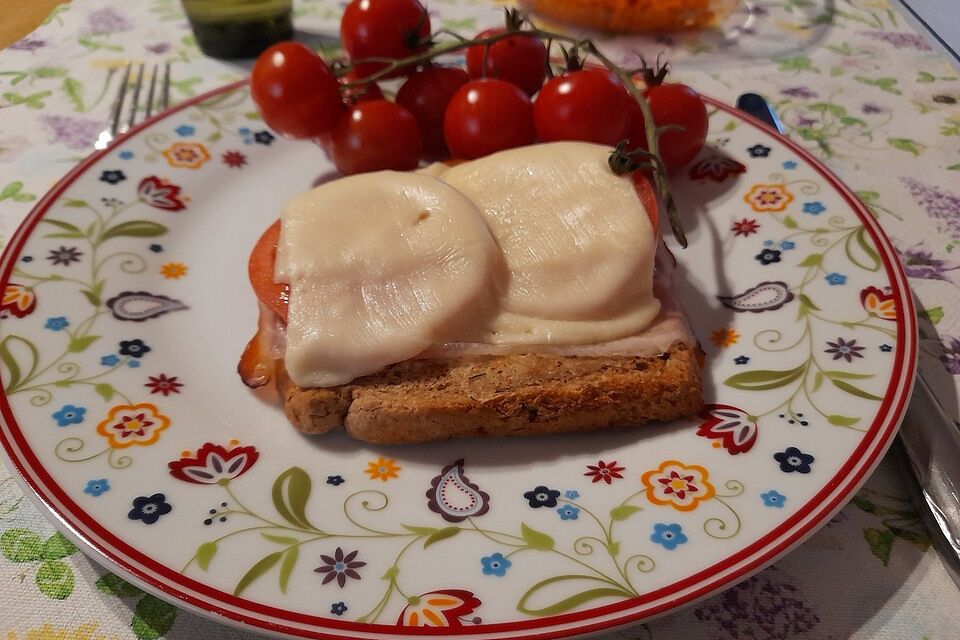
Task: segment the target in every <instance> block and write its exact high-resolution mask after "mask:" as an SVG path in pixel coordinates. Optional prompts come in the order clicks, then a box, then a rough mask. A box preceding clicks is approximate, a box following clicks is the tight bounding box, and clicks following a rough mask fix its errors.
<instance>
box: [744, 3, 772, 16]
mask: <svg viewBox="0 0 960 640" xmlns="http://www.w3.org/2000/svg"><path fill="white" fill-rule="evenodd" d="M747 13H749V14H750V15H754V16H765V15H767V14H768V13H769V10H768V9H767V8H766V7H765V6H763V5H760V4H750V5H747Z"/></svg>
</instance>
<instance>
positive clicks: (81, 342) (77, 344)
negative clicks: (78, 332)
mask: <svg viewBox="0 0 960 640" xmlns="http://www.w3.org/2000/svg"><path fill="white" fill-rule="evenodd" d="M99 339H100V336H77V337H76V338H74V339H72V340H71V341H70V344H68V345H67V351H69V352H70V353H81V352H83V351H86V349H87V347H89V346H90V345H92V344H93V343H94V342H96V341H97V340H99Z"/></svg>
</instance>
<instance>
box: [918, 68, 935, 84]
mask: <svg viewBox="0 0 960 640" xmlns="http://www.w3.org/2000/svg"><path fill="white" fill-rule="evenodd" d="M934 80H936V76H934V75H933V74H932V73H928V72H926V71H917V82H920V83H926V82H933V81H934Z"/></svg>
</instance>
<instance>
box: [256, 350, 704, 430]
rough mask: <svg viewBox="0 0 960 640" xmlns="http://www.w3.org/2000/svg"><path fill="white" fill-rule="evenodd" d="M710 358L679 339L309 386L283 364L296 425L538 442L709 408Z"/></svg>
mask: <svg viewBox="0 0 960 640" xmlns="http://www.w3.org/2000/svg"><path fill="white" fill-rule="evenodd" d="M702 362H703V352H702V351H701V350H700V349H699V347H690V346H688V345H687V344H685V343H683V342H676V343H674V345H673V346H672V347H671V348H670V349H669V350H668V351H666V352H664V353H661V354H659V355H655V356H627V355H625V356H589V357H587V356H548V355H537V354H523V355H506V356H470V357H451V358H435V359H413V360H407V361H405V362H400V363H397V364H393V365H390V366H389V367H387V368H385V369H384V370H382V371H380V372H378V373H376V374H373V375H369V376H364V377H362V378H357V379H356V380H354V381H352V382H350V383H349V384H345V385H341V386H337V387H326V388H310V389H305V388H301V387H298V386H297V385H296V384H294V383H293V382H292V381H291V380H290V378H289V376H288V375H287V372H286V370H285V369H284V367H283V361H282V360H279V361H276V362H275V364H274V367H275V371H274V376H273V378H274V380H275V383H276V386H277V390H278V391H279V393H280V396H281V398H282V399H283V404H284V410H285V412H286V414H287V417H288V418H289V419H290V422H291V423H293V425H294V426H295V427H296V428H297V429H299V430H300V431H302V432H304V433H311V434H314V433H326V432H328V431H332V430H334V429H337V428H340V427H344V428H346V431H347V433H349V434H350V435H351V436H353V437H354V438H357V439H359V440H363V441H366V442H371V443H376V444H404V443H418V442H435V441H440V440H448V439H450V438H469V437H494V436H529V435H542V434H551V433H574V432H588V431H601V430H608V429H613V428H626V427H634V426H639V425H642V424H644V423H646V422H651V421H665V420H673V419H676V418H680V417H683V416H688V415H691V414H694V413H696V412H698V411H699V410H700V409H701V407H702V406H703V392H702V382H701V377H700V367H701V365H702Z"/></svg>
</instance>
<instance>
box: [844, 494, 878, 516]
mask: <svg viewBox="0 0 960 640" xmlns="http://www.w3.org/2000/svg"><path fill="white" fill-rule="evenodd" d="M850 502H852V503H853V504H854V505H856V506H857V508H858V509H860V510H861V511H866V512H867V513H876V512H877V505H876V504H874V502H873V500H871V499H870V498H865V497H864V496H861V495H857V496H854V497H853V499H852V500H851V501H850Z"/></svg>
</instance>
